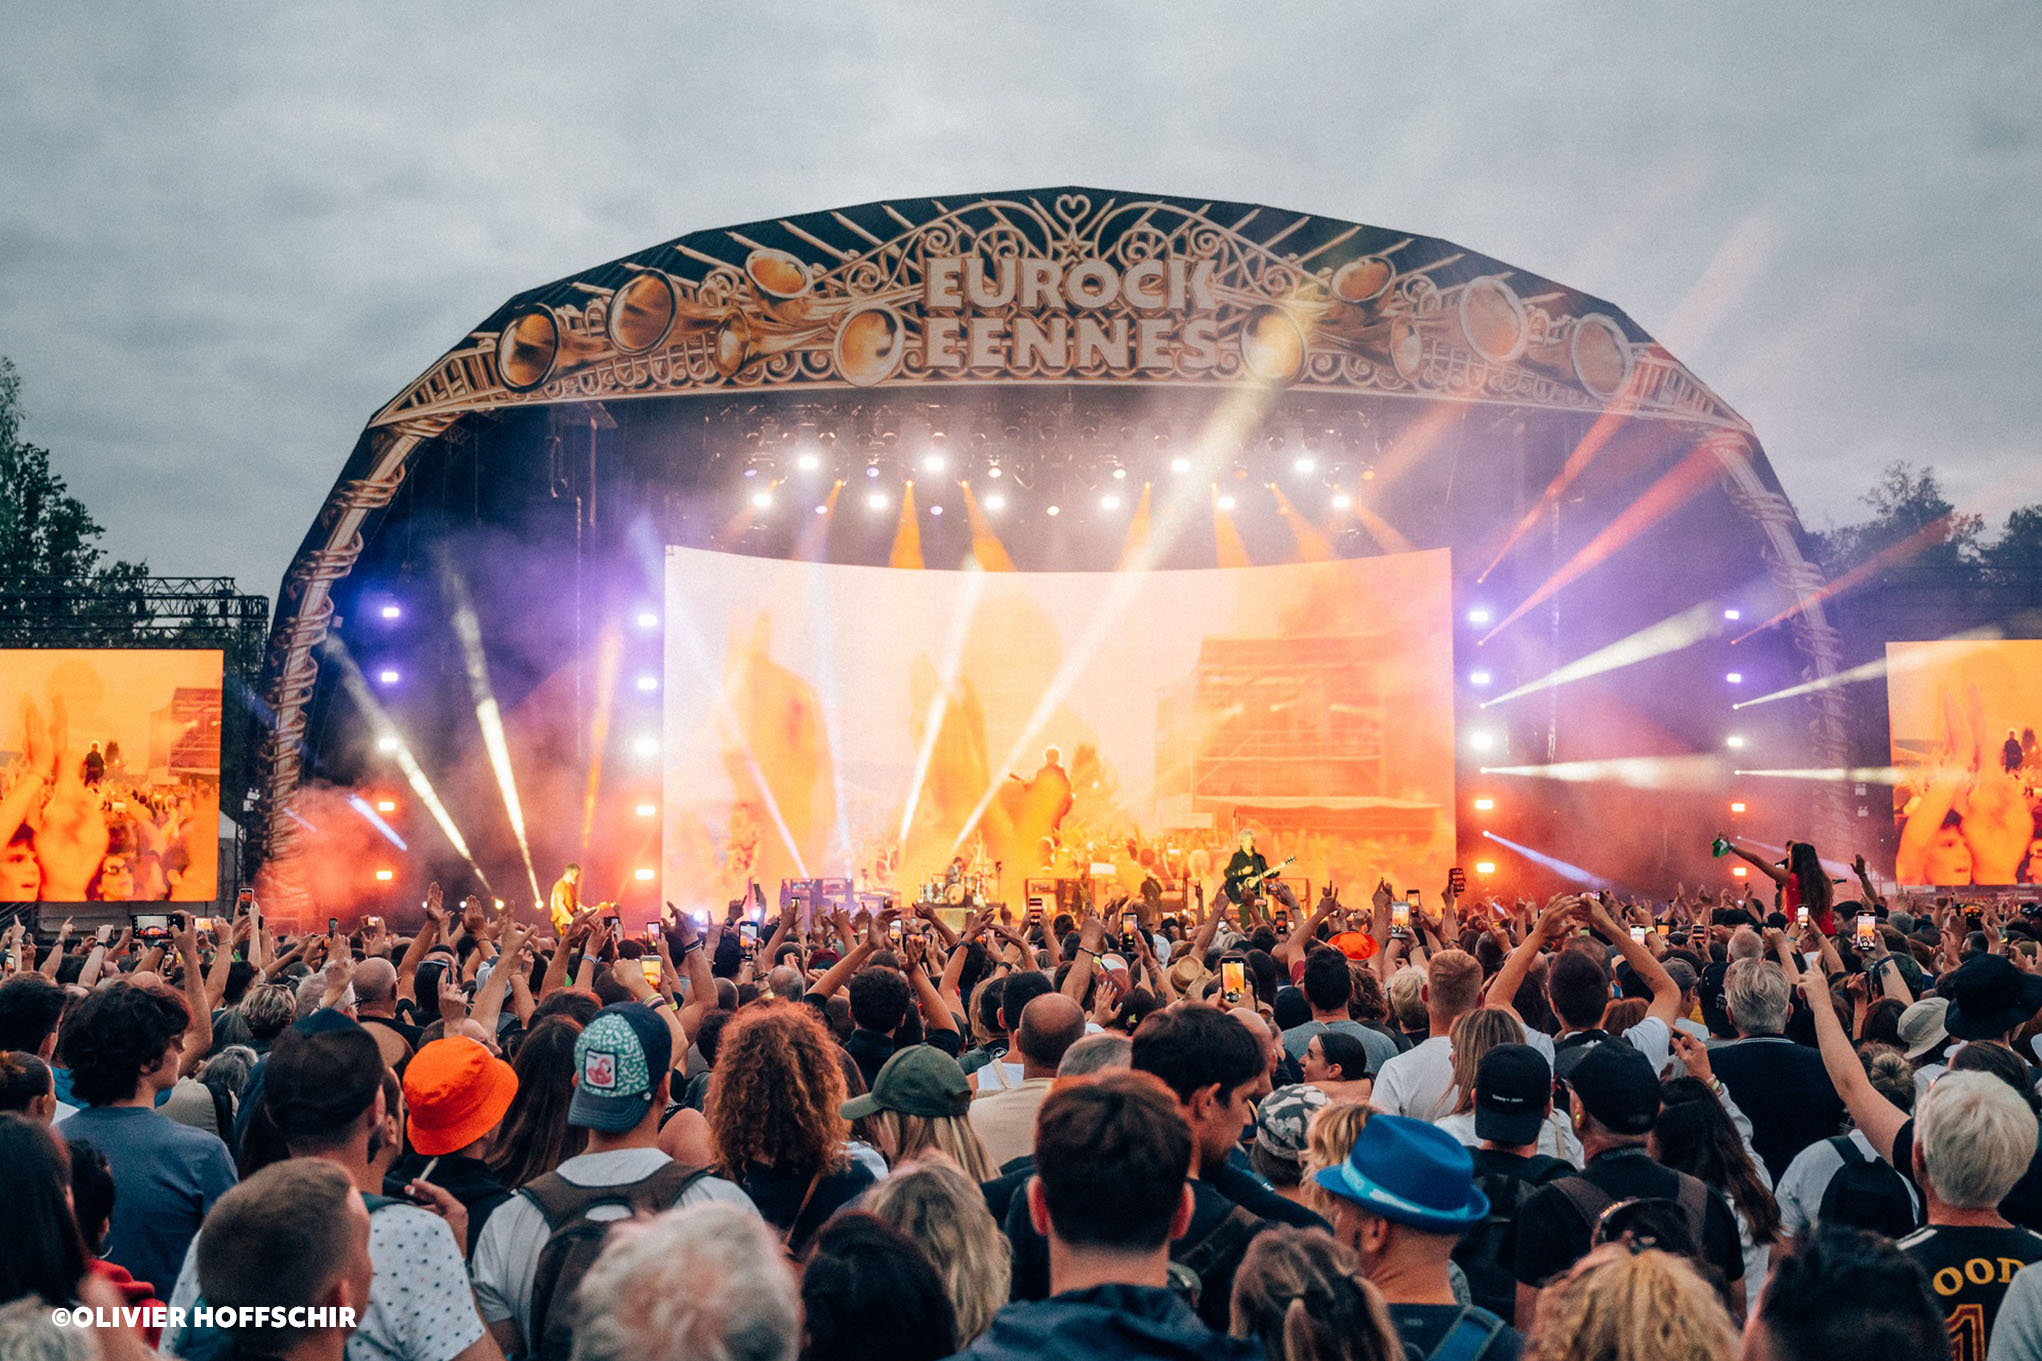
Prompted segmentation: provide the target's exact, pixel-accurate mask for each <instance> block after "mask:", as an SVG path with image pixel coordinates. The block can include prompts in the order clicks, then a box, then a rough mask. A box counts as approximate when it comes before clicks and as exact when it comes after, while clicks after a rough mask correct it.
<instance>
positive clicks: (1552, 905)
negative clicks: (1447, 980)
mask: <svg viewBox="0 0 2042 1361" xmlns="http://www.w3.org/2000/svg"><path fill="white" fill-rule="evenodd" d="M1580 907H1581V900H1580V899H1579V898H1571V897H1569V896H1567V895H1566V894H1564V893H1556V894H1554V895H1553V896H1552V897H1551V898H1549V899H1547V900H1546V910H1545V911H1543V912H1541V913H1540V914H1539V919H1538V920H1537V921H1536V922H1534V923H1533V924H1532V929H1531V930H1530V931H1527V932H1526V933H1525V937H1524V939H1523V940H1522V941H1519V942H1518V945H1517V948H1516V949H1514V950H1512V951H1511V952H1510V953H1509V954H1508V955H1506V956H1504V959H1503V967H1502V968H1500V969H1498V970H1497V971H1496V977H1494V978H1492V979H1490V980H1489V991H1488V993H1487V994H1485V995H1484V997H1483V999H1482V1000H1483V1001H1484V1002H1485V1003H1486V1004H1487V1005H1489V1006H1492V1007H1496V1008H1499V1009H1500V1010H1503V1011H1507V1012H1509V1013H1510V1014H1511V1015H1513V1016H1516V1015H1517V1000H1516V999H1517V990H1518V989H1519V988H1521V987H1523V986H1524V980H1525V977H1526V976H1527V975H1528V974H1530V973H1531V966H1532V961H1533V960H1535V959H1537V958H1538V957H1539V951H1541V950H1543V949H1545V948H1546V942H1548V941H1550V940H1552V939H1553V938H1554V937H1556V936H1558V935H1559V934H1560V933H1561V932H1563V931H1565V930H1566V929H1567V926H1568V923H1569V922H1571V921H1572V920H1573V919H1574V917H1575V915H1576V913H1577V912H1578V911H1579V909H1580ZM1661 972H1664V970H1661ZM1519 1019H1520V1020H1522V1019H1523V1018H1521V1017H1520V1018H1519Z"/></svg>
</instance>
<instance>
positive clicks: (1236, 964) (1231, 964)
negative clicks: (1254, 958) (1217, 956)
mask: <svg viewBox="0 0 2042 1361" xmlns="http://www.w3.org/2000/svg"><path fill="white" fill-rule="evenodd" d="M1220 991H1221V992H1223V993H1225V994H1226V998H1227V1000H1228V1001H1229V1002H1235V1001H1239V1000H1240V999H1241V998H1242V997H1245V996H1246V995H1247V992H1248V966H1247V964H1246V963H1245V962H1243V961H1241V960H1238V959H1223V960H1221V961H1220Z"/></svg>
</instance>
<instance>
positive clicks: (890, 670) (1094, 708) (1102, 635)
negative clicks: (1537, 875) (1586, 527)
mask: <svg viewBox="0 0 2042 1361" xmlns="http://www.w3.org/2000/svg"><path fill="white" fill-rule="evenodd" d="M1448 571H1449V564H1448V555H1447V554H1446V553H1445V552H1444V551H1438V552H1428V553H1409V554H1402V555H1398V556H1393V557H1381V558H1369V559H1357V560H1348V561H1333V562H1313V563H1299V564H1292V565H1286V566H1274V567H1242V568H1227V569H1214V570H1206V571H1171V572H1120V573H1045V572H1028V573H1022V572H991V573H987V572H976V571H971V572H943V571H907V570H895V569H891V568H873V567H851V566H837V565H827V564H816V563H801V562H786V561H778V560H773V559H766V558H752V557H741V556H734V555H725V554H717V553H709V552H702V551H698V550H692V549H678V548H674V549H669V550H668V553H667V583H666V584H667V640H666V650H667V651H666V655H667V668H666V669H667V682H666V684H667V689H666V727H665V742H664V744H663V745H664V751H665V761H664V767H665V769H664V780H665V805H664V806H665V811H666V825H665V829H664V831H665V836H664V861H665V872H664V875H663V881H664V887H665V896H666V897H668V898H671V899H672V900H673V901H675V902H676V903H683V904H686V905H689V906H720V905H721V904H722V903H725V902H728V901H730V900H731V899H734V898H736V897H738V896H740V895H741V894H742V893H743V892H744V890H745V887H746V884H747V883H748V882H749V881H753V880H756V881H757V882H759V883H760V884H761V885H762V886H764V887H765V889H766V891H767V892H768V894H769V895H770V894H771V893H773V892H774V891H775V890H776V889H777V886H778V884H779V883H780V882H781V881H783V880H786V879H810V878H839V879H850V880H852V881H853V882H854V883H856V884H857V885H858V886H860V887H861V888H867V889H870V890H871V891H874V892H881V891H886V892H893V893H897V894H899V895H900V896H901V897H902V898H903V899H905V900H907V901H914V900H915V899H916V898H917V897H918V896H919V895H920V894H921V893H923V892H924V891H928V892H932V893H934V894H935V895H936V897H937V899H938V900H943V899H949V900H951V901H961V900H963V899H965V898H968V897H970V896H972V895H974V894H982V895H983V896H984V898H985V899H986V900H987V901H988V902H1005V903H1009V904H1013V905H1015V906H1014V911H1015V915H1016V916H1018V915H1019V914H1020V907H1019V905H1020V904H1021V902H1022V901H1023V896H1024V892H1026V893H1038V894H1039V893H1042V892H1045V889H1044V888H1043V887H1042V886H1041V884H1042V883H1043V882H1046V881H1062V883H1063V884H1064V885H1066V886H1069V885H1074V884H1077V883H1087V884H1089V885H1090V886H1091V888H1092V890H1093V892H1094V893H1095V895H1098V896H1100V897H1101V900H1102V901H1103V900H1104V897H1105V896H1111V895H1117V894H1120V893H1128V894H1141V893H1143V892H1144V891H1145V885H1146V892H1147V894H1148V896H1149V897H1150V898H1151V899H1152V900H1154V899H1155V898H1156V897H1157V895H1158V894H1160V895H1162V900H1163V901H1164V902H1174V901H1175V899H1176V895H1179V894H1185V893H1189V892H1190V891H1191V886H1192V885H1194V884H1196V885H1198V886H1199V887H1200V888H1202V889H1203V890H1204V892H1205V893H1206V895H1207V898H1208V900H1211V898H1212V895H1213V893H1214V891H1215V890H1216V889H1217V888H1218V886H1219V884H1220V876H1221V874H1222V871H1223V870H1224V868H1225V866H1226V863H1227V860H1228V857H1229V856H1230V855H1231V854H1232V853H1233V852H1234V850H1235V848H1236V845H1237V844H1238V837H1239V834H1240V833H1241V832H1242V831H1249V832H1253V833H1254V834H1255V837H1256V845H1255V850H1256V852H1257V853H1259V854H1260V855H1262V856H1263V857H1264V858H1265V859H1266V860H1267V862H1268V863H1269V864H1270V865H1272V866H1275V865H1278V864H1279V863H1280V862H1288V863H1284V864H1283V865H1282V875H1283V880H1284V882H1285V883H1286V884H1287V885H1288V886H1289V887H1290V889H1291V891H1292V892H1293V893H1295V894H1296V896H1297V897H1298V898H1299V899H1300V900H1301V901H1303V905H1304V906H1305V907H1306V908H1307V909H1309V908H1310V906H1311V902H1310V901H1305V900H1306V899H1307V898H1308V895H1309V897H1311V898H1316V896H1317V895H1318V893H1319V892H1320V890H1321V889H1322V888H1323V887H1324V886H1326V885H1327V884H1328V883H1331V884H1333V885H1335V886H1337V887H1338V888H1339V889H1340V890H1341V892H1342V896H1343V898H1345V899H1346V900H1347V901H1348V902H1350V903H1362V902H1366V901H1367V900H1368V897H1369V894H1370V893H1371V892H1372V891H1373V889H1374V886H1375V883H1376V880H1377V878H1378V877H1383V876H1387V877H1388V878H1389V879H1390V880H1391V882H1392V883H1395V884H1400V885H1401V884H1407V883H1408V884H1414V885H1415V884H1425V885H1431V884H1438V883H1444V882H1445V879H1446V871H1447V868H1448V865H1449V864H1450V862H1451V859H1452V851H1453V844H1454V827H1453V809H1454V806H1455V805H1454V791H1453V781H1454V771H1453V708H1452V694H1453V685H1452V654H1451V641H1450V634H1449V629H1448V627H1447V620H1448V617H1449V601H1450V586H1449V575H1448ZM1027 881H1038V882H1037V883H1036V884H1030V883H1028V882H1027ZM1059 891H1061V890H1059Z"/></svg>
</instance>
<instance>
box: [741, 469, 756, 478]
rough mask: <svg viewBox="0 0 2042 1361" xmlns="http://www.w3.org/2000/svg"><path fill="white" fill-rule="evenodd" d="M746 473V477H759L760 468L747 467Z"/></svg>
mask: <svg viewBox="0 0 2042 1361" xmlns="http://www.w3.org/2000/svg"><path fill="white" fill-rule="evenodd" d="M744 475H745V476H746V477H757V476H758V475H759V470H758V469H757V468H746V469H745V470H744Z"/></svg>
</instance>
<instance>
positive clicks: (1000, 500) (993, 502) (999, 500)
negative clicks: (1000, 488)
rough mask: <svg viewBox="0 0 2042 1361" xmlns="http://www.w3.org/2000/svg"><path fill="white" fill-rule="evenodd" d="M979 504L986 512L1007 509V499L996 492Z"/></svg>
mask: <svg viewBox="0 0 2042 1361" xmlns="http://www.w3.org/2000/svg"><path fill="white" fill-rule="evenodd" d="M979 504H980V505H982V506H984V507H985V508H986V509H987V510H1005V509H1006V508H1007V498H1006V497H1004V496H1002V495H1000V493H998V492H993V493H992V494H990V495H989V496H987V497H986V499H985V500H983V501H981V502H979Z"/></svg>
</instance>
